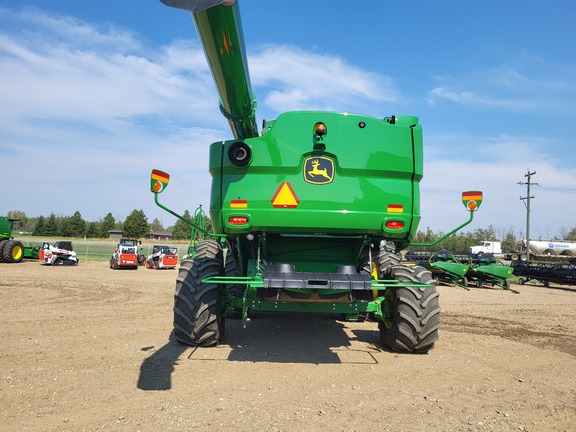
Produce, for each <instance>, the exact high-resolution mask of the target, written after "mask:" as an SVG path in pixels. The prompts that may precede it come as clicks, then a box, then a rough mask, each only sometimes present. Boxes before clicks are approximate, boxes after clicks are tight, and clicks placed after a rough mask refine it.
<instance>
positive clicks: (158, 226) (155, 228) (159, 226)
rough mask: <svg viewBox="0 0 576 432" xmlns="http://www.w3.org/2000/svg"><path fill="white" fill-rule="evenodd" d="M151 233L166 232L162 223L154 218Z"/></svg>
mask: <svg viewBox="0 0 576 432" xmlns="http://www.w3.org/2000/svg"><path fill="white" fill-rule="evenodd" d="M150 231H164V227H163V226H162V222H160V220H159V219H158V218H154V220H153V221H152V223H151V224H150Z"/></svg>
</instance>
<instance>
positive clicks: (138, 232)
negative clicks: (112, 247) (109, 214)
mask: <svg viewBox="0 0 576 432" xmlns="http://www.w3.org/2000/svg"><path fill="white" fill-rule="evenodd" d="M149 233H150V227H149V226H148V218H147V217H146V215H145V214H144V211H142V210H133V211H132V213H130V215H129V216H128V217H127V218H126V220H125V221H124V228H123V235H124V236H125V237H134V238H140V237H148V234H149Z"/></svg>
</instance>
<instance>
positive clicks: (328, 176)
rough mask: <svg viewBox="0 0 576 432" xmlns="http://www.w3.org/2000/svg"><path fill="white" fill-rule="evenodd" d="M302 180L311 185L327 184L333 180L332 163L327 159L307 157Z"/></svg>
mask: <svg viewBox="0 0 576 432" xmlns="http://www.w3.org/2000/svg"><path fill="white" fill-rule="evenodd" d="M304 180H306V181H307V182H308V183H312V184H327V183H331V182H332V180H334V161H333V160H332V159H328V158H327V157H322V156H319V157H318V156H316V157H309V158H308V159H306V160H305V161H304Z"/></svg>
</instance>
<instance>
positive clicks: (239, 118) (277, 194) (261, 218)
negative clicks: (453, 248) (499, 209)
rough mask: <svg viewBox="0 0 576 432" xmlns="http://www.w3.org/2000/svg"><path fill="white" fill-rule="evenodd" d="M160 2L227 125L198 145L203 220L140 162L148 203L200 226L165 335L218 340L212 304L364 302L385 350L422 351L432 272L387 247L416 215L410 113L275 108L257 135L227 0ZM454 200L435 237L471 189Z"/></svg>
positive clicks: (432, 305)
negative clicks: (224, 132) (197, 57)
mask: <svg viewBox="0 0 576 432" xmlns="http://www.w3.org/2000/svg"><path fill="white" fill-rule="evenodd" d="M161 1H162V2H163V3H165V4H166V5H168V6H172V7H176V8H180V9H185V10H188V11H190V12H191V13H192V18H193V20H194V22H195V25H196V29H197V31H198V34H199V36H200V40H201V42H202V45H203V47H204V50H205V54H206V58H207V60H208V64H209V66H210V69H211V72H212V74H213V77H214V80H215V83H216V86H217V88H218V91H219V95H220V110H221V112H222V114H223V115H224V117H225V118H226V119H227V120H228V122H229V124H230V128H231V130H232V134H233V139H229V140H226V141H218V142H215V143H213V144H212V145H211V146H210V161H209V171H210V174H211V176H212V189H211V203H210V210H209V212H210V218H211V221H212V225H213V227H214V233H208V232H206V231H205V230H202V229H201V227H199V226H198V224H197V223H195V221H194V220H190V221H188V220H186V219H184V218H183V217H182V216H180V215H179V214H178V213H176V212H174V211H173V210H171V209H169V208H167V207H165V206H164V205H162V204H161V203H160V202H159V200H158V195H159V193H161V192H163V191H164V190H165V188H166V187H167V185H168V182H169V177H170V176H169V174H167V173H165V172H163V171H161V170H157V169H154V170H153V171H152V175H151V191H152V192H153V193H154V197H155V202H156V204H157V205H159V206H160V207H161V208H163V209H165V210H166V211H168V212H169V213H171V214H173V215H174V216H176V217H178V218H180V219H181V220H185V221H186V222H188V223H189V224H190V225H192V226H193V227H194V229H197V230H199V231H200V232H201V234H202V238H203V240H202V241H200V242H198V243H196V245H195V251H193V253H191V254H189V256H190V257H193V258H188V259H185V260H183V261H182V263H181V265H180V269H179V275H178V278H177V281H176V292H175V301H174V334H175V337H176V339H177V340H178V341H179V342H181V343H184V344H188V345H195V346H214V345H217V344H218V343H219V342H220V340H221V338H222V336H223V334H224V323H225V317H228V316H232V315H237V314H241V315H242V319H243V322H244V324H245V325H246V324H247V323H248V321H249V318H248V315H249V312H251V311H282V312H311V313H327V314H336V315H337V316H339V317H345V318H347V319H350V320H358V319H362V318H363V317H365V316H367V315H368V314H370V315H371V316H373V317H375V319H377V320H378V323H379V325H378V327H379V331H380V338H381V340H382V342H383V344H384V345H385V346H386V347H388V348H389V349H391V350H395V351H404V352H413V353H425V352H427V351H428V350H430V349H431V348H432V347H433V345H434V342H435V341H436V340H437V338H438V328H439V325H440V307H439V300H438V293H437V291H436V285H435V282H434V280H433V278H432V275H431V273H430V271H428V270H426V269H424V268H422V267H420V266H406V265H402V264H401V256H400V255H399V253H400V251H401V250H403V249H404V248H406V247H407V246H409V245H411V240H412V239H413V237H414V235H415V233H416V231H417V228H418V223H419V222H420V217H421V216H420V189H419V183H420V180H421V179H422V174H423V157H422V128H421V126H420V125H419V124H418V118H417V117H413V116H407V115H390V116H388V117H384V118H374V117H369V116H365V115H358V114H349V113H338V112H322V111H297V112H287V113H284V114H281V115H280V116H279V117H278V118H277V119H276V120H274V121H264V123H263V131H262V133H261V134H260V133H259V131H258V127H257V124H256V116H255V109H256V101H255V98H254V95H253V93H252V89H251V84H250V79H249V73H248V66H247V60H246V54H245V46H244V40H243V35H242V27H241V22H240V11H239V1H237V0H236V1H234V0H232V1H218V0H216V1H209V0H208V1H201V0H196V1H194V0H161ZM191 198H192V199H193V197H191ZM462 200H463V203H464V205H465V207H466V208H467V209H468V210H469V211H470V217H469V219H468V220H467V221H466V222H465V223H463V224H462V225H460V226H459V227H458V228H456V229H455V230H453V231H451V232H450V233H448V234H447V235H446V236H444V237H443V238H442V239H444V238H445V237H447V236H448V235H451V234H452V233H454V232H455V231H457V230H458V229H460V228H462V227H464V226H465V225H467V224H469V223H470V222H472V220H473V215H474V210H476V209H477V208H478V207H479V205H480V203H481V201H482V193H481V192H465V193H464V194H463V195H462ZM442 239H439V240H438V241H440V240H442ZM436 243H437V242H435V243H434V244H436ZM412 244H414V243H412Z"/></svg>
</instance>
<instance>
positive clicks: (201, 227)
mask: <svg viewBox="0 0 576 432" xmlns="http://www.w3.org/2000/svg"><path fill="white" fill-rule="evenodd" d="M191 222H192V226H191V231H190V243H189V244H188V250H187V251H186V254H185V255H184V256H183V257H182V260H185V259H193V258H194V257H195V256H196V245H197V244H198V243H200V242H201V241H202V240H204V239H205V238H206V235H207V234H208V231H207V230H206V228H207V227H206V213H205V212H204V209H203V208H202V204H200V205H199V206H198V207H197V208H196V210H195V211H194V218H193V219H192V221H191Z"/></svg>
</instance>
